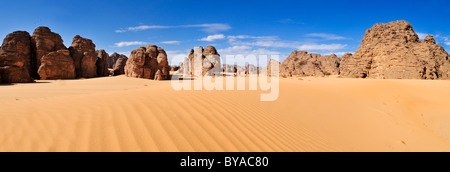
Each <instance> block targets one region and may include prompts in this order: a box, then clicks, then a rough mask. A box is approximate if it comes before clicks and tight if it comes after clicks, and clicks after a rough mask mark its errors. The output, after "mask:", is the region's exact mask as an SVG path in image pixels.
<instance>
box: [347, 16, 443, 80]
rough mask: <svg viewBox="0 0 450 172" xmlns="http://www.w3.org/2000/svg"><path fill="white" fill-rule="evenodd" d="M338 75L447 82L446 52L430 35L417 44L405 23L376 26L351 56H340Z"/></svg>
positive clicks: (412, 30) (412, 32) (416, 36)
mask: <svg viewBox="0 0 450 172" xmlns="http://www.w3.org/2000/svg"><path fill="white" fill-rule="evenodd" d="M341 75H342V76H345V77H352V78H354V77H356V78H373V79H440V78H442V79H447V78H448V77H449V75H450V70H449V59H448V53H447V52H446V51H445V50H444V48H443V47H442V46H440V45H437V44H436V41H435V40H434V38H433V37H432V36H431V35H428V36H427V37H426V38H425V40H424V41H421V40H420V39H419V37H418V35H417V34H416V33H415V32H414V29H413V27H412V26H411V24H410V23H408V22H406V21H396V22H391V23H387V24H376V25H374V26H373V27H372V28H371V29H368V30H367V31H366V34H365V35H364V38H363V40H362V43H361V46H360V48H359V49H358V50H356V52H355V54H353V55H350V54H347V55H346V56H344V58H343V60H342V64H341Z"/></svg>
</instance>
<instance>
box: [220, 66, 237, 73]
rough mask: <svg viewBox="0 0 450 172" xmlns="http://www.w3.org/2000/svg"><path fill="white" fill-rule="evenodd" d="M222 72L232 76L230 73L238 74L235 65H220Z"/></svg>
mask: <svg viewBox="0 0 450 172" xmlns="http://www.w3.org/2000/svg"><path fill="white" fill-rule="evenodd" d="M222 71H223V72H224V73H229V74H232V73H237V72H238V68H237V65H228V64H224V65H222Z"/></svg>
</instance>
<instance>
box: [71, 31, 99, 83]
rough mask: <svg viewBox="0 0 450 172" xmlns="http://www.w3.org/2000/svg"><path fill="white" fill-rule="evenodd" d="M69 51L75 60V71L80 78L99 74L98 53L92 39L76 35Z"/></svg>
mask: <svg viewBox="0 0 450 172" xmlns="http://www.w3.org/2000/svg"><path fill="white" fill-rule="evenodd" d="M69 51H70V55H71V56H72V58H73V60H74V62H75V71H76V74H77V77H78V78H94V77H96V76H97V66H96V63H97V54H96V53H95V44H94V43H92V40H90V39H86V38H82V37H81V36H79V35H76V36H75V37H74V38H73V41H72V45H71V46H70V47H69Z"/></svg>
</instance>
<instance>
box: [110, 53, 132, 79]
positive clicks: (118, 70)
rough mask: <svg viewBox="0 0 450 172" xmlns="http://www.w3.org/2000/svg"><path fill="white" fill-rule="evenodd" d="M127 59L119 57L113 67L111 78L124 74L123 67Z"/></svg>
mask: <svg viewBox="0 0 450 172" xmlns="http://www.w3.org/2000/svg"><path fill="white" fill-rule="evenodd" d="M127 60H128V58H126V57H125V58H123V57H120V58H119V59H117V61H116V64H115V65H114V67H113V71H112V73H111V75H112V76H118V75H123V74H125V65H126V64H127Z"/></svg>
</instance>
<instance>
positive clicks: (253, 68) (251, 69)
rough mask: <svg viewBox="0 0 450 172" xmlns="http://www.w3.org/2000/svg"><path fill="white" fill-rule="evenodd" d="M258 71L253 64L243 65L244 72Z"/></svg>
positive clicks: (255, 72)
mask: <svg viewBox="0 0 450 172" xmlns="http://www.w3.org/2000/svg"><path fill="white" fill-rule="evenodd" d="M258 72H259V68H258V67H256V66H255V65H252V64H249V65H247V66H245V74H246V75H248V74H258Z"/></svg>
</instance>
